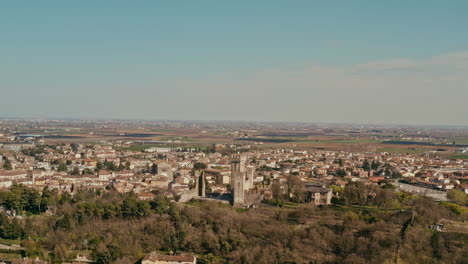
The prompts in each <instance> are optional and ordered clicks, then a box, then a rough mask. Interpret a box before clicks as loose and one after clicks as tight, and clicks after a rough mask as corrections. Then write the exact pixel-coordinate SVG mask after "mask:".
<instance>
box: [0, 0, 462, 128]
mask: <svg viewBox="0 0 468 264" xmlns="http://www.w3.org/2000/svg"><path fill="white" fill-rule="evenodd" d="M467 14H468V1H465V0H460V1H456V0H451V1H431V0H424V1H423V0H421V1H416V0H415V1H408V0H404V1H398V0H395V1H386V0H381V1H376V0H369V1H359V0H356V1H311V0H306V1H299V0H294V1H286V0H283V1H275V0H256V1H255V0H252V1H247V0H240V1H219V0H213V1H206V0H200V1H156V0H148V1H143V0H137V1H116V0H113V1H104V0H103V1H92V0H83V1H62V0H57V1H47V0H43V1H13V0H11V1H1V2H0V117H38V118H121V119H130V118H137V119H179V120H264V121H311V122H357V123H401V124H441V125H445V124H447V125H468V33H467V32H468V15H467Z"/></svg>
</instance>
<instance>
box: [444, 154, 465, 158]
mask: <svg viewBox="0 0 468 264" xmlns="http://www.w3.org/2000/svg"><path fill="white" fill-rule="evenodd" d="M449 158H451V159H468V154H455V155H451V156H449Z"/></svg>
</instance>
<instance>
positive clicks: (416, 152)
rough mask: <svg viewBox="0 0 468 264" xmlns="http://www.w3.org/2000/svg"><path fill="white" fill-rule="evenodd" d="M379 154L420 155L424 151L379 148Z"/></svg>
mask: <svg viewBox="0 0 468 264" xmlns="http://www.w3.org/2000/svg"><path fill="white" fill-rule="evenodd" d="M378 151H380V152H389V153H401V154H406V153H409V154H422V153H424V152H425V151H426V150H424V149H415V148H381V149H378Z"/></svg>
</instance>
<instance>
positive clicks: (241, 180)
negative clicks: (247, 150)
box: [231, 154, 247, 207]
mask: <svg viewBox="0 0 468 264" xmlns="http://www.w3.org/2000/svg"><path fill="white" fill-rule="evenodd" d="M246 162H247V156H246V155H244V154H234V155H232V157H231V194H232V197H231V204H232V205H233V206H235V207H242V206H243V205H244V199H245V197H244V196H245V190H246V186H245V172H246V167H245V164H246Z"/></svg>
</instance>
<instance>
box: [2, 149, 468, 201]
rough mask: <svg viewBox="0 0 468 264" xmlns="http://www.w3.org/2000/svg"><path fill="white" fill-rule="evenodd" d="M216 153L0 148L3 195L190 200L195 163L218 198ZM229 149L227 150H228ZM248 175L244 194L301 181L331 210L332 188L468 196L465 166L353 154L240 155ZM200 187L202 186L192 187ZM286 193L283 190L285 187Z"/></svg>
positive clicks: (227, 185) (223, 184) (220, 161)
mask: <svg viewBox="0 0 468 264" xmlns="http://www.w3.org/2000/svg"><path fill="white" fill-rule="evenodd" d="M222 147H223V146H222V145H221V144H217V145H216V148H214V151H212V152H209V153H206V152H202V151H193V150H187V151H180V150H174V149H169V148H157V147H153V148H150V149H147V150H146V151H130V150H120V149H119V148H118V147H115V146H113V145H112V144H111V143H110V144H90V145H86V144H56V145H35V144H27V145H25V144H22V143H21V146H20V147H18V148H19V149H18V150H12V149H11V148H9V149H0V168H1V169H0V189H2V188H3V189H6V188H9V187H10V186H12V185H13V184H23V185H25V186H29V187H32V188H36V189H38V190H39V191H41V190H42V189H43V188H44V187H46V186H47V187H48V188H49V189H57V190H59V191H60V192H69V193H71V194H73V193H75V192H76V191H78V190H79V189H82V188H88V189H109V188H113V189H114V190H116V191H118V192H122V193H125V192H134V193H136V194H137V195H138V196H139V197H140V199H143V200H150V199H152V198H153V197H154V194H153V191H154V190H158V191H161V192H163V193H165V194H166V195H167V196H168V197H169V198H171V199H173V200H175V201H179V200H180V201H187V200H190V198H191V197H192V196H193V193H195V192H194V191H193V189H194V188H195V187H197V180H198V179H197V177H198V176H199V175H198V176H197V175H196V173H194V171H195V170H197V168H196V164H204V167H203V171H204V173H203V181H204V184H203V187H204V189H206V190H205V191H206V195H208V196H217V197H222V196H223V195H227V194H229V193H230V192H231V191H232V187H233V186H231V185H232V177H231V176H232V163H231V161H232V160H231V155H227V154H222V153H221V152H216V149H219V148H222ZM227 147H229V146H227ZM245 153H246V155H247V156H248V160H247V161H246V162H247V163H246V170H252V171H251V172H250V173H251V176H250V177H249V186H248V187H249V189H253V190H256V191H257V192H258V193H260V194H261V196H262V198H263V199H271V198H272V192H271V185H272V184H273V183H275V182H276V183H279V184H280V185H283V186H284V185H287V184H288V182H289V180H290V178H291V176H294V177H298V178H299V179H301V181H302V182H303V183H304V186H305V187H306V190H307V192H308V194H309V195H308V197H309V199H308V201H309V202H311V203H314V204H317V205H323V204H330V201H331V196H332V195H333V194H332V191H331V190H332V189H331V188H330V186H331V185H335V186H340V187H342V188H344V187H345V186H346V184H348V183H349V182H357V181H359V182H364V183H368V184H376V183H378V182H380V181H383V180H386V179H387V180H389V179H395V178H404V179H405V181H406V182H408V183H411V184H414V185H418V186H421V187H425V188H431V189H439V190H443V191H446V190H451V189H460V190H463V191H465V192H468V189H467V188H468V186H467V185H466V182H467V179H468V163H467V161H464V160H456V159H440V158H433V157H426V156H422V155H421V156H416V155H404V154H390V153H351V152H344V151H341V152H332V151H317V152H308V151H297V150H291V149H263V150H250V151H247V152H245ZM197 188H200V187H197ZM282 189H283V190H286V188H282Z"/></svg>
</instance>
